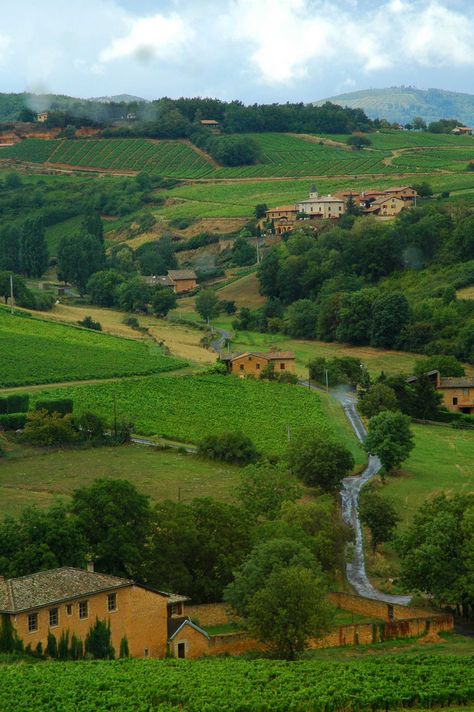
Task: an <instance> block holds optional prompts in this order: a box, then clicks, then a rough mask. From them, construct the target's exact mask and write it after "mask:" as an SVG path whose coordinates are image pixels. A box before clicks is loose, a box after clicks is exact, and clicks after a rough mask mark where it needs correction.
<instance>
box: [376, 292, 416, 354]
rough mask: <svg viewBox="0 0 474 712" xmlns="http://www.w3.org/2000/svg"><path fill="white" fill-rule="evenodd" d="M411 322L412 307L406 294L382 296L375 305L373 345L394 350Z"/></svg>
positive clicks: (396, 293)
mask: <svg viewBox="0 0 474 712" xmlns="http://www.w3.org/2000/svg"><path fill="white" fill-rule="evenodd" d="M409 321H410V307H409V305H408V301H407V298H406V297H405V295H404V294H402V293H401V292H392V293H388V294H381V295H380V296H379V297H377V299H376V300H375V301H374V305H373V311H372V337H371V342H370V343H371V345H372V346H377V347H382V348H393V347H394V346H395V344H396V342H397V339H398V338H399V336H400V332H401V331H402V329H403V328H404V327H405V326H406V325H407V324H408V323H409Z"/></svg>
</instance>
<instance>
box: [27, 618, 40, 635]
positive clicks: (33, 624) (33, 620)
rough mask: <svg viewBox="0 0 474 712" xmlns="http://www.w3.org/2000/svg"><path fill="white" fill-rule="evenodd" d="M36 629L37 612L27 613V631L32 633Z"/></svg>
mask: <svg viewBox="0 0 474 712" xmlns="http://www.w3.org/2000/svg"><path fill="white" fill-rule="evenodd" d="M35 630H38V614H37V613H28V633H34V632H35Z"/></svg>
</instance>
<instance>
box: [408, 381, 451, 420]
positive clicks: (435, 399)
mask: <svg viewBox="0 0 474 712" xmlns="http://www.w3.org/2000/svg"><path fill="white" fill-rule="evenodd" d="M413 390H414V399H413V406H412V411H411V415H413V416H414V417H415V418H421V419H422V420H436V419H437V418H438V415H439V407H440V405H441V403H442V402H443V394H442V393H439V392H438V391H437V390H436V389H435V386H434V385H433V383H432V382H431V381H430V379H429V377H428V376H427V375H426V374H422V375H421V376H418V378H417V379H416V381H415V383H414V384H413Z"/></svg>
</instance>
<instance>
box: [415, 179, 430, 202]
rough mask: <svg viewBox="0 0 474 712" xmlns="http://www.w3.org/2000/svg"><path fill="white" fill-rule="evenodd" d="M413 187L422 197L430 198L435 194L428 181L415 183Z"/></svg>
mask: <svg viewBox="0 0 474 712" xmlns="http://www.w3.org/2000/svg"><path fill="white" fill-rule="evenodd" d="M412 188H413V189H414V190H416V192H417V193H418V196H419V197H420V198H430V197H431V196H432V195H433V188H432V187H431V186H430V184H429V183H427V182H426V181H423V183H416V184H413V185H412Z"/></svg>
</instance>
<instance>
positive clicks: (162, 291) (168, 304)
mask: <svg viewBox="0 0 474 712" xmlns="http://www.w3.org/2000/svg"><path fill="white" fill-rule="evenodd" d="M176 303H177V298H176V294H175V293H174V292H173V291H172V290H171V289H167V288H166V287H157V288H156V289H155V291H154V292H153V295H152V298H151V308H152V310H153V314H155V315H156V316H157V317H159V318H160V319H164V317H165V316H166V315H167V314H168V312H169V311H171V309H175V307H176Z"/></svg>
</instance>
